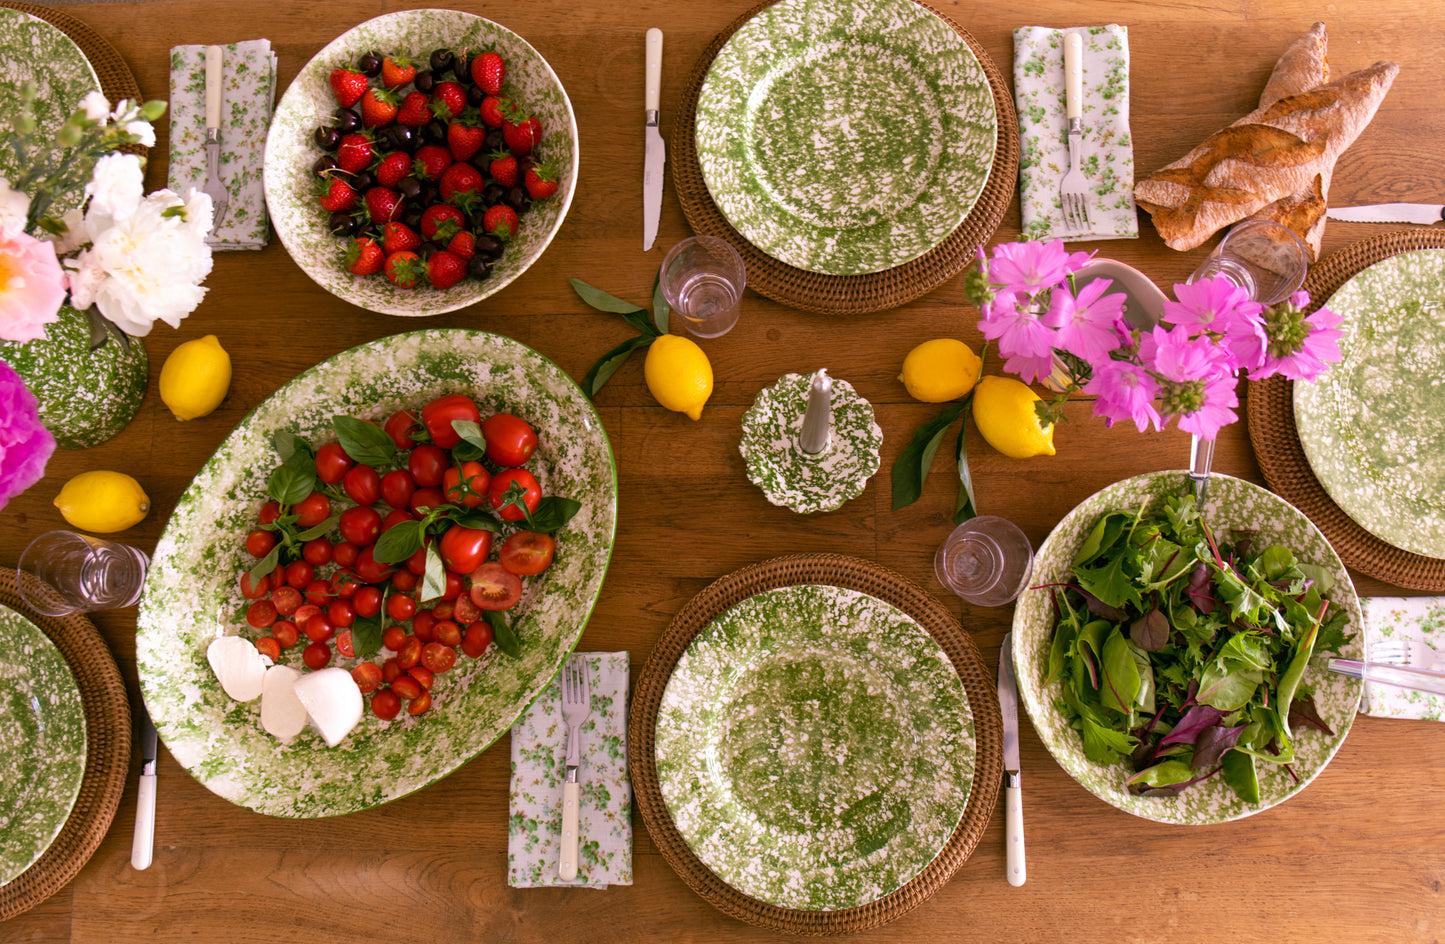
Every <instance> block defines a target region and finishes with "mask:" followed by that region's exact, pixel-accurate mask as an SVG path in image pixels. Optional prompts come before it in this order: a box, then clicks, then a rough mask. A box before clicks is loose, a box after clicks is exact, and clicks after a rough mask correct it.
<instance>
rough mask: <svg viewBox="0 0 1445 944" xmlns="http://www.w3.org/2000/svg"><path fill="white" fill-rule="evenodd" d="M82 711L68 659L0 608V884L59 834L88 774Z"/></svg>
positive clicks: (42, 635)
mask: <svg viewBox="0 0 1445 944" xmlns="http://www.w3.org/2000/svg"><path fill="white" fill-rule="evenodd" d="M85 753H86V741H85V708H84V706H83V705H82V704H81V700H80V689H79V687H77V686H76V684H75V675H74V674H73V673H72V672H71V671H70V666H69V665H67V664H66V661H65V657H64V656H62V655H61V654H60V650H59V649H57V648H55V644H54V643H52V642H51V641H50V639H49V638H48V637H47V636H46V635H45V633H44V632H42V631H41V629H40V627H38V626H36V625H35V624H34V623H32V622H30V621H29V620H28V619H26V618H25V617H23V616H21V615H20V614H19V613H17V612H15V611H14V610H12V609H10V608H9V607H6V606H0V885H4V884H5V883H7V882H9V881H11V880H12V879H14V878H15V877H16V876H17V875H19V874H20V873H22V872H24V871H25V870H26V869H28V868H30V866H32V865H34V864H35V861H36V860H37V859H39V858H40V857H41V855H43V854H44V853H45V850H46V849H48V848H50V844H51V843H52V842H54V841H55V837H56V835H58V834H59V833H60V830H61V828H62V827H63V826H64V825H65V821H66V820H67V819H68V818H69V817H70V810H71V808H72V807H73V806H74V805H75V798H76V797H77V796H78V795H79V794H80V782H81V780H82V779H83V778H84V775H85Z"/></svg>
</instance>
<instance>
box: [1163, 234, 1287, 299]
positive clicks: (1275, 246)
mask: <svg viewBox="0 0 1445 944" xmlns="http://www.w3.org/2000/svg"><path fill="white" fill-rule="evenodd" d="M1308 268H1309V255H1308V253H1307V252H1306V250H1305V244H1304V243H1302V242H1300V238H1299V237H1298V236H1296V235H1295V234H1294V232H1293V231H1291V230H1290V228H1289V227H1287V226H1283V225H1281V224H1279V223H1276V222H1274V221H1272V220H1245V221H1244V222H1243V223H1237V224H1235V226H1234V227H1233V228H1231V229H1230V231H1229V232H1227V233H1225V234H1224V238H1223V239H1221V240H1220V241H1219V245H1218V246H1215V247H1214V251H1213V252H1212V253H1210V254H1209V258H1208V259H1205V260H1204V262H1203V264H1201V265H1200V266H1199V268H1198V269H1196V270H1194V274H1193V275H1191V276H1190V277H1189V281H1191V282H1198V281H1199V280H1200V279H1207V278H1210V277H1213V276H1223V277H1224V278H1226V279H1228V280H1229V281H1231V282H1233V283H1234V284H1235V285H1239V286H1242V287H1243V288H1245V289H1248V290H1249V297H1250V298H1251V299H1252V300H1254V301H1257V302H1259V303H1260V304H1262V305H1273V304H1276V303H1278V302H1282V301H1284V300H1285V299H1286V298H1289V297H1290V296H1291V295H1293V294H1294V293H1295V292H1297V291H1298V290H1299V287H1300V286H1301V285H1303V284H1304V280H1305V271H1306V270H1307V269H1308Z"/></svg>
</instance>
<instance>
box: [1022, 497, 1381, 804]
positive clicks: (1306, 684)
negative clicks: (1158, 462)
mask: <svg viewBox="0 0 1445 944" xmlns="http://www.w3.org/2000/svg"><path fill="white" fill-rule="evenodd" d="M1192 487H1193V486H1192V484H1191V483H1190V480H1189V476H1188V474H1187V473H1185V472H1151V473H1148V474H1146V475H1138V476H1135V477H1133V478H1129V479H1125V480H1124V481H1122V482H1117V483H1115V484H1113V485H1110V486H1109V487H1108V488H1105V489H1102V490H1101V491H1098V492H1095V493H1094V494H1093V495H1090V496H1089V497H1088V498H1086V499H1084V500H1083V501H1082V502H1080V503H1079V505H1078V506H1077V507H1075V508H1074V509H1073V510H1072V511H1070V512H1069V513H1068V514H1067V515H1065V516H1064V519H1063V520H1062V521H1060V522H1059V523H1058V525H1057V526H1055V528H1054V530H1053V531H1052V532H1051V533H1050V534H1049V536H1048V538H1047V539H1045V541H1044V543H1043V546H1042V547H1040V548H1039V550H1038V553H1036V554H1035V555H1034V572H1033V577H1032V578H1030V582H1031V584H1032V586H1031V587H1030V588H1029V589H1027V590H1025V591H1024V592H1023V593H1022V594H1021V595H1020V596H1019V598H1018V601H1017V603H1016V604H1015V608H1014V619H1013V645H1014V660H1015V666H1016V668H1017V674H1018V683H1019V696H1020V698H1021V699H1022V700H1023V703H1024V707H1025V708H1026V709H1028V713H1029V717H1030V718H1031V719H1032V720H1033V723H1034V729H1035V730H1036V731H1038V734H1039V738H1040V739H1041V740H1042V741H1043V742H1044V746H1045V747H1047V748H1048V749H1049V753H1051V754H1053V755H1054V760H1056V761H1058V762H1059V766H1061V767H1063V768H1064V770H1065V771H1067V772H1068V774H1069V775H1070V776H1072V777H1073V778H1074V779H1075V780H1077V781H1078V782H1079V783H1080V784H1081V785H1082V786H1083V787H1084V788H1085V789H1086V790H1088V791H1089V792H1090V793H1092V794H1094V795H1095V796H1096V797H1098V798H1099V799H1101V800H1103V801H1104V802H1106V803H1110V804H1112V805H1114V806H1117V807H1118V808H1119V809H1121V810H1124V811H1125V812H1127V813H1133V814H1134V815H1135V816H1140V817H1143V818H1144V819H1149V820H1155V821H1157V822H1161V823H1178V824H1184V825H1202V824H1206V823H1222V822H1226V821H1228V820H1233V819H1240V818H1241V817H1245V816H1249V815H1250V814H1252V813H1258V812H1259V811H1261V810H1266V809H1269V808H1270V807H1271V806H1274V805H1275V804H1277V803H1281V802H1283V801H1284V800H1287V799H1289V798H1290V797H1292V796H1294V795H1295V794H1296V793H1298V792H1300V791H1301V790H1303V789H1304V788H1305V787H1306V786H1308V785H1309V783H1310V781H1312V780H1314V778H1315V777H1317V776H1319V774H1320V772H1321V771H1323V770H1324V769H1325V765H1326V764H1328V763H1329V762H1330V758H1332V757H1334V756H1335V752H1336V751H1338V750H1339V749H1340V745H1341V744H1343V743H1344V740H1345V735H1346V734H1348V733H1349V730H1350V725H1351V724H1352V723H1354V720H1355V712H1356V710H1357V709H1358V708H1359V704H1360V682H1359V680H1358V679H1351V678H1346V677H1345V676H1343V675H1335V674H1334V673H1333V672H1330V671H1328V670H1327V669H1326V668H1325V661H1326V660H1325V659H1322V658H1318V657H1317V658H1315V659H1312V660H1311V661H1310V665H1309V668H1308V669H1306V671H1305V674H1304V678H1303V679H1302V680H1301V683H1300V685H1301V690H1302V691H1313V692H1314V696H1315V706H1316V707H1317V708H1318V709H1319V713H1320V717H1321V718H1323V719H1324V721H1325V723H1326V724H1328V725H1329V726H1330V729H1331V730H1333V731H1334V734H1333V735H1328V734H1324V733H1323V732H1320V731H1317V730H1315V729H1313V728H1308V729H1305V730H1302V731H1299V732H1297V733H1296V736H1295V742H1294V748H1295V762H1294V763H1293V764H1291V765H1290V769H1288V770H1287V769H1285V767H1284V766H1283V765H1278V764H1264V763H1261V764H1259V765H1258V769H1259V793H1260V800H1259V802H1258V803H1248V802H1246V801H1244V800H1242V799H1240V797H1239V796H1238V795H1237V794H1236V793H1235V792H1234V790H1233V789H1232V788H1230V787H1229V785H1228V784H1226V783H1224V781H1223V780H1222V779H1221V778H1219V777H1214V778H1211V779H1209V780H1205V781H1204V782H1202V783H1198V784H1195V785H1194V786H1192V787H1190V788H1189V789H1187V790H1184V791H1181V792H1180V793H1179V794H1177V795H1175V796H1171V797H1152V796H1133V795H1132V794H1130V793H1129V790H1128V787H1127V786H1126V785H1125V781H1126V780H1127V779H1128V777H1129V776H1130V773H1129V771H1128V770H1127V768H1126V766H1125V765H1124V764H1122V763H1120V764H1114V765H1111V766H1104V765H1101V764H1096V763H1095V762H1093V761H1091V760H1089V759H1088V758H1087V757H1085V756H1084V745H1083V741H1082V740H1081V739H1080V737H1079V733H1078V732H1077V731H1075V730H1074V729H1073V728H1072V727H1070V725H1069V721H1068V720H1067V719H1066V718H1065V717H1064V715H1063V713H1062V712H1060V711H1059V708H1058V703H1059V702H1060V700H1061V699H1062V690H1063V689H1062V685H1061V684H1060V683H1059V682H1054V683H1053V684H1051V685H1045V684H1044V676H1045V674H1046V672H1047V669H1048V653H1049V643H1050V640H1051V639H1052V637H1053V629H1054V620H1055V618H1056V614H1055V611H1054V604H1053V596H1052V591H1051V590H1050V589H1049V587H1050V585H1052V584H1055V583H1058V582H1059V581H1061V580H1062V579H1063V576H1064V574H1065V573H1066V572H1067V571H1068V570H1069V568H1070V567H1072V566H1073V561H1074V555H1075V553H1076V552H1077V551H1078V549H1079V547H1080V545H1082V544H1083V542H1084V539H1085V538H1086V537H1087V536H1088V535H1089V533H1090V532H1091V531H1092V530H1093V528H1094V524H1095V523H1096V522H1097V521H1098V520H1099V518H1100V517H1101V516H1103V515H1104V514H1106V513H1108V512H1113V511H1122V510H1129V511H1132V510H1134V509H1136V508H1138V507H1139V506H1140V505H1141V504H1146V503H1156V502H1160V501H1162V500H1163V499H1164V497H1165V496H1167V495H1173V494H1180V493H1182V492H1184V491H1185V490H1187V489H1191V488H1192ZM1203 512H1204V517H1205V520H1207V521H1208V522H1209V524H1210V526H1211V527H1213V528H1214V529H1215V530H1216V531H1219V530H1224V529H1229V528H1237V529H1241V530H1250V531H1255V532H1256V533H1257V535H1258V537H1257V538H1256V541H1259V542H1264V543H1269V544H1282V545H1284V546H1285V547H1288V548H1290V549H1291V550H1292V551H1294V553H1295V556H1296V557H1297V558H1298V559H1299V560H1301V561H1304V562H1306V563H1311V564H1314V565H1316V566H1318V567H1320V568H1322V569H1324V570H1325V571H1326V572H1327V573H1328V574H1329V575H1330V576H1331V577H1332V578H1333V580H1334V589H1333V590H1332V591H1331V593H1330V597H1331V600H1332V602H1333V604H1334V605H1335V606H1340V607H1344V608H1345V610H1346V612H1347V613H1348V614H1349V624H1348V626H1347V628H1346V630H1345V631H1346V633H1353V634H1354V639H1353V640H1352V641H1351V643H1350V645H1348V646H1346V647H1345V651H1344V652H1342V653H1340V654H1341V655H1342V656H1343V657H1344V658H1347V659H1360V658H1363V656H1362V655H1361V653H1362V651H1363V645H1364V641H1363V632H1362V630H1363V627H1364V616H1363V615H1362V614H1361V612H1360V601H1359V598H1358V597H1357V596H1356V595H1355V589H1354V585H1353V584H1352V583H1351V582H1350V575H1349V573H1348V572H1347V571H1346V570H1345V565H1344V564H1342V563H1341V562H1340V559H1339V556H1338V555H1336V554H1335V552H1334V549H1333V548H1331V547H1330V545H1329V542H1328V541H1326V540H1325V537H1324V535H1322V534H1320V532H1319V529H1318V528H1316V527H1315V526H1314V525H1313V524H1312V523H1310V520H1309V519H1308V518H1306V517H1305V516H1304V514H1302V513H1301V512H1300V511H1299V510H1297V509H1296V508H1295V507H1294V506H1293V505H1291V504H1289V503H1288V502H1286V501H1285V500H1284V499H1282V498H1280V497H1279V496H1278V495H1275V494H1274V493H1273V492H1270V491H1267V490H1265V489H1263V488H1260V487H1259V486H1258V485H1254V484H1253V483H1250V482H1246V481H1244V480H1243V479H1237V478H1233V477H1232V476H1228V475H1222V474H1220V473H1218V472H1216V473H1214V475H1213V476H1212V477H1211V478H1210V480H1209V500H1208V501H1207V502H1206V503H1205V505H1204V509H1203Z"/></svg>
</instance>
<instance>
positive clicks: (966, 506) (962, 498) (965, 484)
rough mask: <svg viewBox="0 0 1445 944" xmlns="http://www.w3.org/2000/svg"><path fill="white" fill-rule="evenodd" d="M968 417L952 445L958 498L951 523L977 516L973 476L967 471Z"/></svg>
mask: <svg viewBox="0 0 1445 944" xmlns="http://www.w3.org/2000/svg"><path fill="white" fill-rule="evenodd" d="M967 432H968V419H967V418H965V419H964V421H963V425H962V426H960V427H959V428H958V443H957V444H955V445H954V447H953V458H954V461H956V462H957V463H958V498H957V499H956V501H955V503H954V506H953V523H954V524H963V523H964V522H965V521H967V520H968V519H970V518H974V517H977V516H978V503H977V502H976V501H974V497H973V476H972V475H971V474H970V473H969V471H968V438H967V437H966V436H965V435H964V434H965V433H967Z"/></svg>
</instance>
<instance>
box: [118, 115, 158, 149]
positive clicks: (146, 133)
mask: <svg viewBox="0 0 1445 944" xmlns="http://www.w3.org/2000/svg"><path fill="white" fill-rule="evenodd" d="M123 127H124V128H125V131H126V133H127V134H133V135H135V136H136V137H137V138H139V139H140V143H141V144H144V145H145V146H146V147H155V144H156V130H155V129H154V128H152V127H151V123H150V122H149V121H146V120H145V119H144V118H141V119H138V120H136V121H127V122H126V123H125V125H124V126H123Z"/></svg>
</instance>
